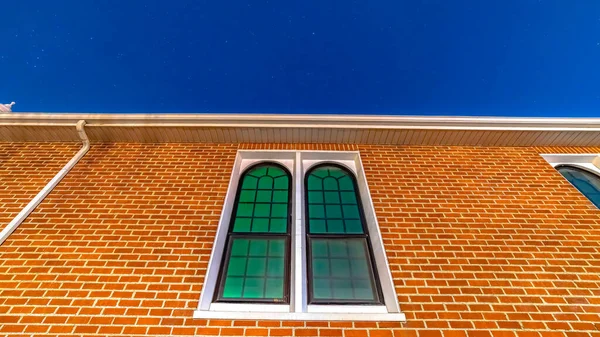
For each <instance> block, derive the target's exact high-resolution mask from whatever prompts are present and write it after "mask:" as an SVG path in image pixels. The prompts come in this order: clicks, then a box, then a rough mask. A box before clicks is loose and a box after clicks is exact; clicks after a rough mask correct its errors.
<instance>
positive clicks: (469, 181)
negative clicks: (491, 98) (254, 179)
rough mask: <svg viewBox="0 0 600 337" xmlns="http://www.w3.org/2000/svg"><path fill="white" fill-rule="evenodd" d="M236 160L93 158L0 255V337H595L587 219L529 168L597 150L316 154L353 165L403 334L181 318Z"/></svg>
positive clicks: (351, 326) (117, 150)
mask: <svg viewBox="0 0 600 337" xmlns="http://www.w3.org/2000/svg"><path fill="white" fill-rule="evenodd" d="M239 147H240V148H288V149H289V148H302V149H309V148H313V146H311V145H297V146H296V145H292V146H290V145H281V146H280V145H271V146H265V145H252V144H244V145H240V146H239ZM237 148H238V145H214V144H213V145H210V144H208V145H207V144H166V145H151V144H147V145H141V144H104V145H95V146H93V147H92V149H91V151H90V152H89V153H88V155H86V157H85V158H84V159H83V160H82V161H81V162H80V163H79V164H78V165H77V166H76V167H75V168H74V169H73V171H72V172H71V173H70V174H69V175H68V176H67V177H66V178H65V179H64V180H63V182H62V183H61V184H60V185H59V186H57V188H56V189H55V191H54V192H53V193H52V194H51V195H50V196H49V197H48V198H47V199H46V200H45V201H44V203H42V205H40V207H38V209H37V210H36V211H35V212H34V213H33V214H32V215H31V216H30V217H29V218H28V219H27V220H26V221H25V222H24V223H23V224H22V225H21V227H20V228H19V229H17V231H16V232H15V233H14V234H13V235H12V236H11V237H10V238H9V239H8V240H7V241H6V243H5V244H4V245H2V246H0V322H2V325H1V327H0V334H2V335H13V334H14V335H23V334H25V335H37V334H44V333H50V334H53V335H58V334H63V335H65V336H66V335H94V334H97V335H111V334H125V335H134V334H150V335H221V336H227V335H232V336H233V335H248V336H252V335H258V336H261V335H279V336H281V335H304V336H310V335H321V336H370V337H380V336H392V335H393V336H404V335H406V336H416V335H419V336H442V335H443V336H471V337H478V336H490V335H491V333H493V335H494V336H513V335H515V334H518V335H519V336H538V335H540V334H539V333H538V332H543V336H573V337H574V336H588V335H594V334H595V335H600V334H599V332H598V329H600V324H598V325H597V324H596V322H600V319H599V316H598V313H599V312H600V254H599V251H600V248H599V247H600V245H599V243H600V242H599V241H600V211H599V210H597V209H596V208H595V207H594V206H593V205H592V204H591V203H589V202H588V201H587V199H585V198H584V197H582V196H581V195H580V194H579V193H578V192H577V191H576V190H575V189H574V188H572V187H571V186H570V185H569V184H568V183H567V182H566V181H565V180H564V179H563V178H562V177H561V176H560V175H559V174H558V173H557V172H556V171H555V170H554V169H553V168H551V167H550V166H549V165H548V164H547V163H546V162H545V161H544V160H543V159H542V158H541V157H540V156H539V153H550V152H577V151H579V152H596V153H597V152H600V151H599V150H600V149H598V148H596V149H564V148H561V149H548V148H475V147H392V146H360V147H358V148H357V147H354V146H334V145H319V146H314V148H319V149H340V150H342V149H344V150H352V149H359V150H360V151H361V158H362V160H363V164H364V166H365V171H366V174H367V179H368V182H369V186H370V189H371V193H372V197H373V200H374V204H375V207H376V210H377V215H378V218H379V222H380V225H381V230H382V232H383V236H384V242H385V248H386V251H387V254H388V257H389V260H390V264H391V269H392V274H393V277H394V280H395V283H396V288H397V289H396V290H397V293H398V297H399V302H400V305H401V308H402V310H403V311H404V312H405V313H406V315H407V317H408V322H407V323H405V324H402V325H401V324H399V323H389V322H387V323H383V322H382V323H375V322H279V321H261V322H255V321H227V320H210V321H206V320H194V319H192V318H191V317H192V313H193V310H194V309H195V307H196V306H197V304H198V299H199V295H200V292H201V289H202V282H203V277H204V274H205V272H206V266H207V262H208V258H209V255H210V252H211V248H212V247H211V246H212V241H213V236H214V233H215V230H216V228H215V227H216V224H217V222H218V219H219V216H220V214H219V213H220V209H221V206H222V202H223V199H224V196H225V192H226V190H227V184H228V180H229V175H230V170H231V167H232V165H233V160H234V156H235V152H236V150H237ZM41 152H43V151H41ZM41 152H40V151H32V152H31V153H30V155H32V156H36V155H45V154H40V153H41ZM15 172H18V170H17V171H15ZM34 194H35V193H34ZM2 216H5V215H4V214H2ZM574 331H578V332H579V333H576V332H574Z"/></svg>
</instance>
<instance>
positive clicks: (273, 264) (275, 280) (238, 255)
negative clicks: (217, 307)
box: [221, 238, 286, 301]
mask: <svg viewBox="0 0 600 337" xmlns="http://www.w3.org/2000/svg"><path fill="white" fill-rule="evenodd" d="M285 245H286V242H285V239H283V238H268V239H267V238H265V239H263V238H232V239H231V243H230V247H231V248H230V250H229V252H228V254H229V260H228V262H227V265H226V269H225V275H224V281H223V282H224V283H223V289H222V292H221V297H222V298H223V299H229V300H235V299H271V300H275V301H280V300H283V296H284V285H285V284H284V278H285V260H286V256H285Z"/></svg>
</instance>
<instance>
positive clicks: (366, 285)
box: [305, 163, 383, 304]
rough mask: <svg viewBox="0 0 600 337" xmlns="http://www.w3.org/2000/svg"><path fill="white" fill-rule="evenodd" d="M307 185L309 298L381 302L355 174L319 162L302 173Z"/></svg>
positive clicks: (318, 301) (325, 301) (313, 301)
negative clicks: (305, 172)
mask: <svg viewBox="0 0 600 337" xmlns="http://www.w3.org/2000/svg"><path fill="white" fill-rule="evenodd" d="M305 191H306V219H307V224H308V228H307V229H306V233H307V235H306V237H307V254H308V261H307V262H308V273H307V276H308V293H309V303H311V304H381V303H383V299H382V296H381V291H380V286H379V283H378V278H377V276H376V275H377V272H376V271H375V270H374V269H375V264H374V263H373V249H372V248H371V243H370V240H369V233H368V231H367V226H366V221H365V218H364V212H363V209H362V204H361V201H360V195H359V193H358V188H357V184H356V179H355V177H354V175H353V174H352V173H351V172H350V171H349V170H347V169H346V168H344V167H342V166H340V165H336V164H329V163H327V164H321V165H317V166H315V167H314V168H312V169H311V170H310V171H309V172H307V174H306V178H305Z"/></svg>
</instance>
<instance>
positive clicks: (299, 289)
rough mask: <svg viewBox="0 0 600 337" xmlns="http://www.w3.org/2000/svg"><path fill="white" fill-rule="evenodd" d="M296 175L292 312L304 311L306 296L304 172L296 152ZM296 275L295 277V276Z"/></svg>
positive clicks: (300, 157)
mask: <svg viewBox="0 0 600 337" xmlns="http://www.w3.org/2000/svg"><path fill="white" fill-rule="evenodd" d="M296 172H298V174H296V177H298V178H297V179H294V190H295V191H294V195H295V202H294V212H295V213H294V214H295V219H294V221H293V222H294V228H293V230H294V232H293V233H294V237H293V243H294V246H293V249H292V251H293V252H294V254H293V256H292V257H293V261H294V266H293V268H292V271H293V273H292V275H293V277H294V278H293V282H292V284H293V285H294V287H293V290H294V292H293V294H294V296H293V298H292V299H291V303H292V308H293V309H294V310H293V311H294V312H305V311H306V310H307V309H306V300H307V298H308V293H307V289H306V282H305V280H304V275H306V258H305V256H306V242H305V236H304V221H303V216H302V215H303V214H304V202H303V201H304V191H303V190H304V189H303V188H302V186H303V182H302V179H303V177H304V174H299V173H300V172H302V153H300V152H296ZM296 276H297V277H296Z"/></svg>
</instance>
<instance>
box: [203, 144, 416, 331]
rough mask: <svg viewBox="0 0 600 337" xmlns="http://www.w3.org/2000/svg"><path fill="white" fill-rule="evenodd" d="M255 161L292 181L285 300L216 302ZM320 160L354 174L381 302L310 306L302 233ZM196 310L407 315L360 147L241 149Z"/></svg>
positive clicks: (281, 315)
mask: <svg viewBox="0 0 600 337" xmlns="http://www.w3.org/2000/svg"><path fill="white" fill-rule="evenodd" d="M259 162H275V163H279V164H281V165H283V166H285V167H286V168H287V169H288V170H289V171H290V173H291V175H292V179H293V184H292V188H293V193H292V196H293V200H292V205H293V209H292V214H293V221H292V228H291V231H292V232H291V233H292V240H291V245H292V247H291V263H292V266H291V267H292V268H291V272H290V280H291V289H290V303H289V304H264V303H260V304H254V303H215V302H213V298H214V293H215V291H216V287H217V279H218V276H219V271H220V270H219V269H220V266H221V260H222V258H223V255H224V253H225V241H226V238H227V232H228V227H229V225H230V220H231V216H232V214H231V213H232V210H233V205H234V203H235V198H236V193H237V186H238V182H239V179H240V175H241V173H242V172H244V170H245V169H246V168H248V167H249V166H251V165H254V164H257V163H259ZM322 163H335V164H339V165H342V166H344V167H346V168H348V169H349V170H350V171H351V172H352V173H353V174H354V175H355V177H356V181H357V183H358V192H359V194H360V197H361V200H362V205H361V206H362V208H363V210H364V215H365V220H366V222H367V223H366V225H367V229H368V231H369V239H370V240H371V245H372V247H373V260H374V261H375V266H376V270H377V273H378V276H379V282H380V286H381V290H382V295H383V298H384V302H385V305H309V304H308V303H307V298H308V296H307V293H308V289H307V282H306V268H307V266H306V232H305V228H306V225H305V216H304V214H305V213H304V176H305V174H306V172H307V171H308V170H310V168H311V167H313V166H315V165H318V164H322ZM204 280H205V281H204V286H203V289H202V293H201V295H200V301H199V303H198V308H197V309H196V310H195V311H194V318H203V319H211V318H219V319H256V320H326V321H334V320H353V321H361V320H362V321H399V322H405V321H406V316H405V315H404V313H402V312H401V311H400V305H399V304H398V297H397V296H396V291H395V288H394V282H393V279H392V274H391V272H390V268H389V263H388V260H387V256H386V254H385V250H384V246H383V239H382V237H381V231H380V230H379V224H378V222H377V217H376V215H375V208H374V206H373V202H372V200H371V196H370V192H369V187H368V184H367V180H366V176H365V172H364V169H363V166H362V161H361V160H360V154H359V152H358V151H295V150H290V151H285V150H284V151H280V150H275V151H270V150H239V151H238V152H237V155H236V158H235V161H234V164H233V170H232V172H231V178H230V182H229V188H228V190H227V194H226V195H225V202H224V204H223V210H222V213H221V219H220V221H219V224H218V228H217V233H216V236H215V241H214V243H213V249H212V253H211V256H210V261H209V263H208V268H207V271H206V275H205V278H204Z"/></svg>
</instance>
